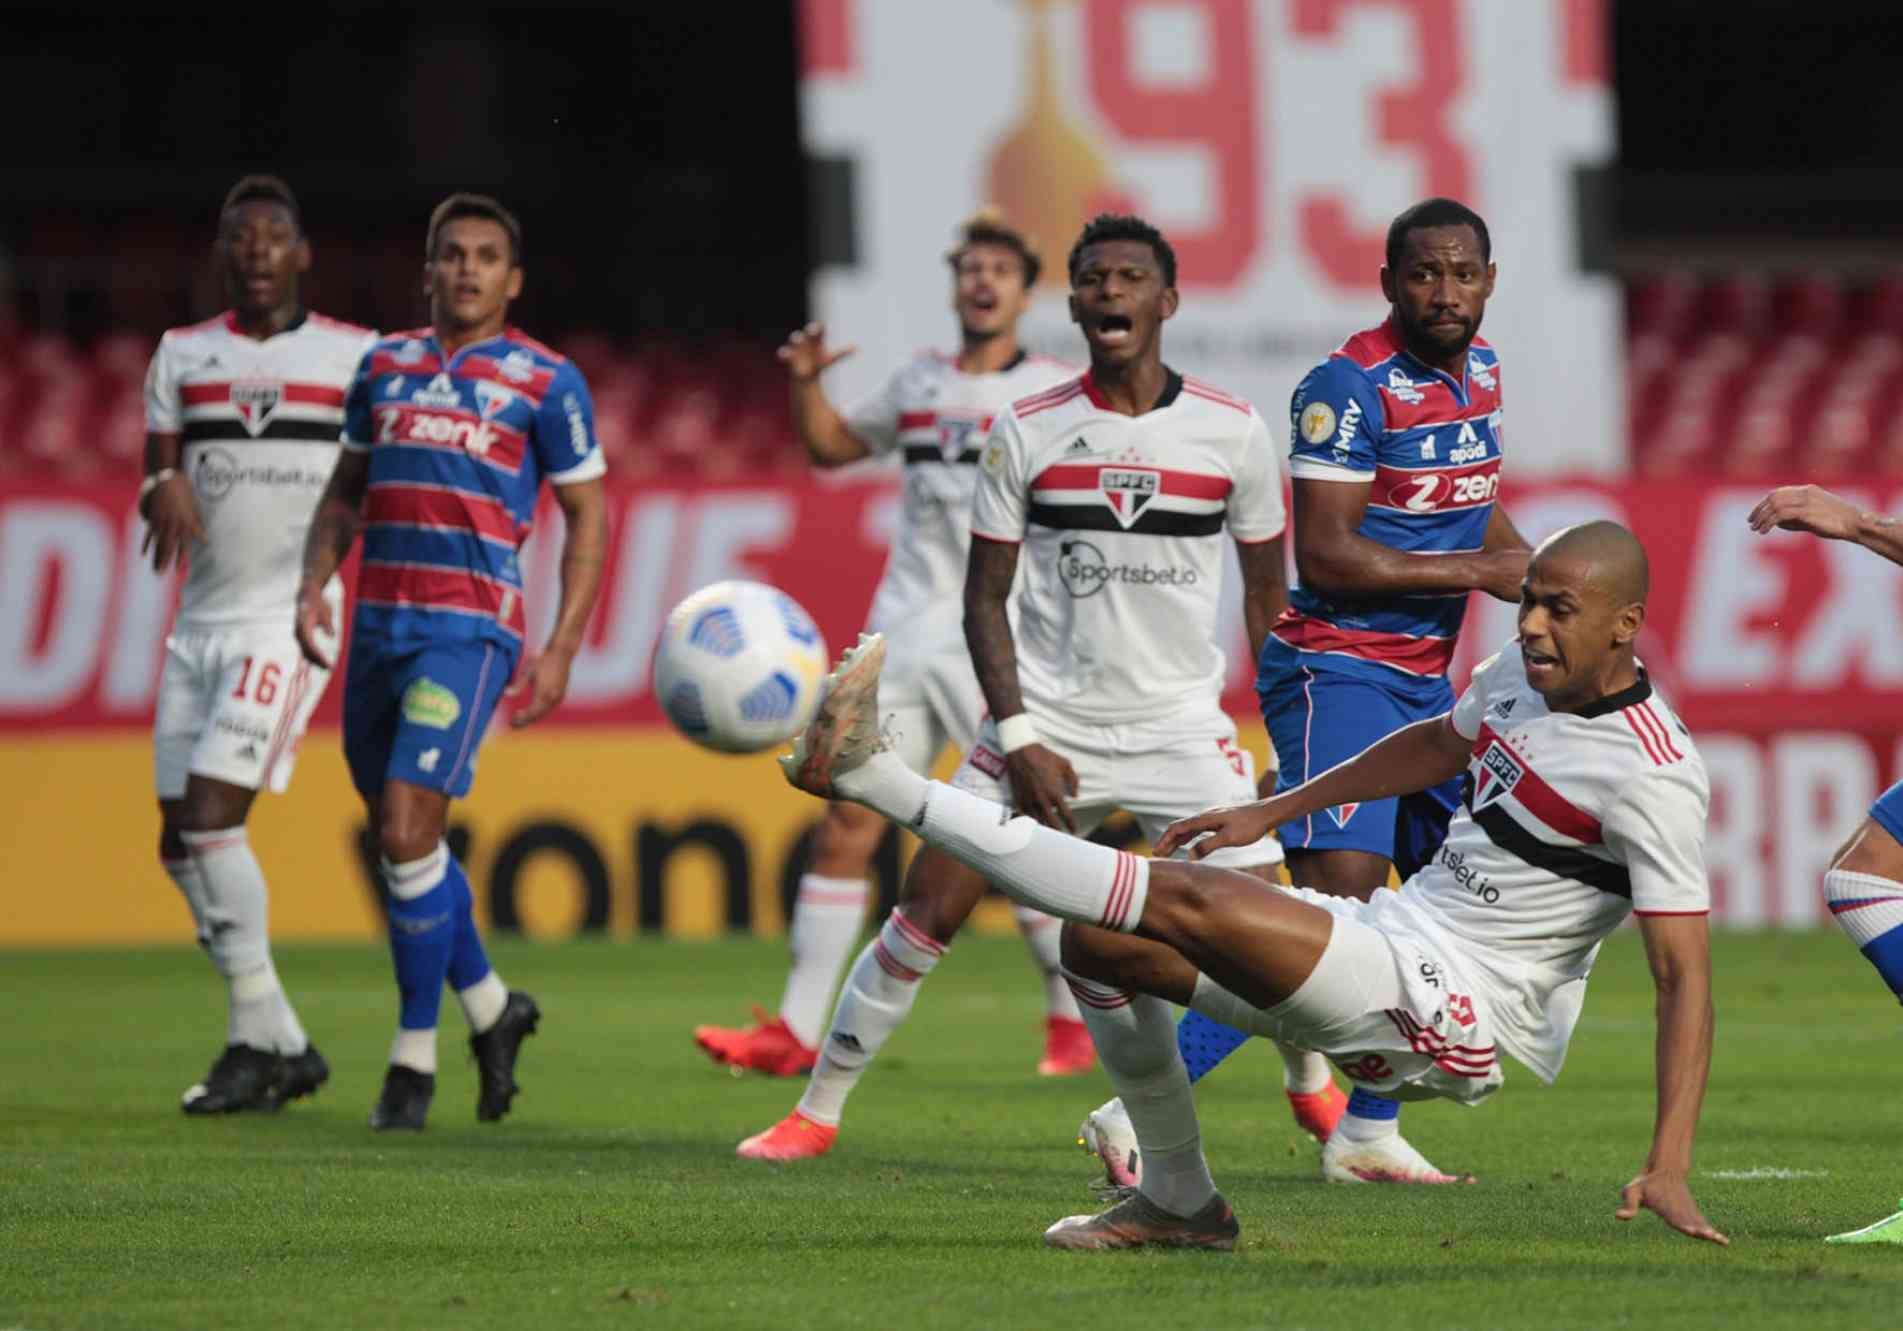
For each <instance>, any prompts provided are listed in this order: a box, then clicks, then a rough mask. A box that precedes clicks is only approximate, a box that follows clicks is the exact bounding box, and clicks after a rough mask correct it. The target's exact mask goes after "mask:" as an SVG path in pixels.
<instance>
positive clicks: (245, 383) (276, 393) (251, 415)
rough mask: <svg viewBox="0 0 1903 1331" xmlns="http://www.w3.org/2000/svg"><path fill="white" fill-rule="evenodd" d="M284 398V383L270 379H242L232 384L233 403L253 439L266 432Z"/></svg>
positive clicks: (246, 430)
mask: <svg viewBox="0 0 1903 1331" xmlns="http://www.w3.org/2000/svg"><path fill="white" fill-rule="evenodd" d="M283 400H284V385H283V384H281V383H276V382H274V381H272V380H268V379H240V380H239V381H238V382H237V383H235V384H233V385H232V386H231V405H232V406H233V407H234V408H236V409H237V412H238V419H239V420H240V421H242V422H244V428H245V432H246V433H247V434H249V435H250V436H251V437H252V438H253V439H256V438H257V437H258V436H259V435H261V434H263V433H264V427H265V426H266V425H269V424H270V423H271V416H272V414H273V413H274V412H276V411H277V409H278V403H280V402H282V401H283Z"/></svg>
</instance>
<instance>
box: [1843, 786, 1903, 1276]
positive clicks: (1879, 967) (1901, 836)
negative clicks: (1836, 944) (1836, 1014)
mask: <svg viewBox="0 0 1903 1331" xmlns="http://www.w3.org/2000/svg"><path fill="white" fill-rule="evenodd" d="M1824 900H1825V902H1826V903H1827V904H1828V905H1829V906H1830V912H1831V915H1832V916H1833V917H1834V918H1835V919H1836V921H1837V923H1838V924H1839V925H1840V926H1841V927H1842V928H1843V931H1844V932H1845V933H1847V934H1849V935H1850V941H1851V942H1853V943H1855V944H1856V945H1857V949H1858V951H1860V952H1862V953H1863V955H1864V956H1865V958H1867V959H1868V960H1869V962H1870V964H1871V965H1872V966H1873V967H1875V968H1876V972H1877V975H1878V977H1879V978H1880V979H1882V981H1883V983H1884V985H1885V986H1886V987H1888V989H1889V991H1890V993H1891V995H1892V996H1893V997H1894V998H1896V1000H1897V1001H1898V1002H1903V784H1899V785H1895V786H1892V787H1890V789H1888V790H1886V791H1885V792H1884V793H1883V796H1882V798H1881V799H1879V800H1878V801H1877V802H1876V804H1875V805H1873V806H1872V807H1871V810H1870V816H1869V818H1867V819H1866V820H1865V821H1864V824H1863V826H1861V827H1859V828H1858V829H1857V830H1856V832H1855V833H1853V834H1852V835H1851V838H1850V840H1849V841H1847V842H1845V843H1844V845H1843V846H1842V848H1840V849H1839V850H1838V852H1837V854H1836V855H1835V856H1834V857H1833V858H1832V860H1831V862H1830V868H1829V870H1828V871H1827V872H1826V873H1825V874H1824ZM1899 1206H1903V1203H1899ZM1825 1242H1827V1243H1903V1210H1899V1211H1898V1212H1897V1213H1896V1214H1895V1215H1892V1216H1889V1217H1887V1218H1886V1219H1883V1220H1879V1221H1877V1222H1876V1223H1875V1224H1872V1225H1866V1226H1865V1227H1864V1228H1862V1229H1858V1230H1852V1231H1851V1232H1849V1233H1847V1234H1833V1235H1831V1236H1830V1237H1829V1238H1828V1239H1826V1240H1825Z"/></svg>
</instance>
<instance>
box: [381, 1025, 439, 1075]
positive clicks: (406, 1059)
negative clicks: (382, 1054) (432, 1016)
mask: <svg viewBox="0 0 1903 1331" xmlns="http://www.w3.org/2000/svg"><path fill="white" fill-rule="evenodd" d="M390 1061H391V1062H392V1063H398V1064H401V1065H402V1066H404V1067H406V1068H410V1069H412V1070H413V1071H416V1072H427V1073H429V1074H430V1075H431V1076H435V1075H436V1030H435V1028H434V1027H431V1028H430V1029H429V1030H427V1031H406V1030H404V1029H403V1028H402V1027H401V1026H399V1027H397V1032H396V1039H395V1040H394V1041H392V1042H391V1044H390Z"/></svg>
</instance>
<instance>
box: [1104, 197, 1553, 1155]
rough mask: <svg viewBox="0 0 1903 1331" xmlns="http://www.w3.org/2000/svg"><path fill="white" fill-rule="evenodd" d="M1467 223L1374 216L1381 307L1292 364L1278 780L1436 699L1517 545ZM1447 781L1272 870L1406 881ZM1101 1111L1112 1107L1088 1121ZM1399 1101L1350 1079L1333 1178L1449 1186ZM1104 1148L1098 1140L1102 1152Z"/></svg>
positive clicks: (1343, 879) (1327, 764) (1447, 801)
mask: <svg viewBox="0 0 1903 1331" xmlns="http://www.w3.org/2000/svg"><path fill="white" fill-rule="evenodd" d="M1492 249H1493V247H1492V241H1491V239H1490V237H1489V236H1488V233H1487V224H1486V222H1485V221H1483V220H1482V219H1481V217H1480V215H1479V214H1478V213H1476V212H1474V211H1473V210H1472V209H1470V208H1468V207H1466V206H1465V205H1463V204H1460V203H1456V202H1454V201H1453V200H1452V199H1428V200H1425V201H1424V202H1421V203H1417V204H1415V205H1414V206H1413V207H1411V208H1409V209H1407V210H1406V211H1405V212H1403V213H1401V214H1400V215H1399V216H1397V217H1396V218H1395V219H1394V221H1393V222H1392V223H1391V224H1390V225H1389V227H1388V237H1387V254H1386V259H1387V262H1386V265H1385V266H1384V267H1383V268H1382V269H1381V275H1380V276H1381V292H1382V294H1383V295H1384V296H1385V297H1386V298H1387V301H1388V306H1389V313H1388V318H1387V320H1386V321H1385V322H1383V323H1382V324H1380V325H1379V326H1378V327H1375V328H1370V329H1368V330H1366V331H1365V332H1361V333H1357V334H1355V336H1353V337H1351V338H1349V339H1348V340H1347V341H1346V342H1344V343H1343V344H1342V345H1341V347H1340V348H1339V349H1337V350H1336V351H1335V352H1334V354H1332V355H1331V356H1329V358H1328V359H1327V360H1326V361H1324V362H1322V364H1321V365H1319V366H1317V367H1316V368H1315V369H1314V370H1311V371H1310V372H1309V374H1308V376H1307V377H1306V378H1305V379H1303V380H1302V382H1301V385H1300V386H1299V387H1297V388H1296V390H1295V395H1294V399H1293V401H1292V402H1291V403H1290V408H1289V414H1290V417H1291V431H1292V433H1291V448H1292V460H1291V462H1290V464H1289V472H1290V475H1291V477H1292V478H1293V484H1292V493H1293V511H1292V513H1291V515H1290V528H1291V531H1292V533H1293V539H1294V544H1295V567H1296V572H1297V585H1296V587H1295V588H1294V589H1293V590H1292V591H1291V592H1290V593H1289V608H1288V610H1287V612H1286V613H1285V614H1283V615H1282V617H1281V618H1280V619H1279V620H1277V621H1276V624H1275V628H1274V630H1273V631H1272V632H1271V633H1270V635H1269V640H1268V642H1267V643H1265V644H1264V645H1263V648H1262V651H1261V654H1260V656H1259V658H1258V660H1259V666H1260V672H1259V674H1258V676H1257V679H1256V691H1257V694H1258V695H1259V697H1260V698H1261V702H1262V716H1263V719H1264V720H1265V721H1266V722H1267V723H1268V727H1269V736H1270V738H1271V740H1272V741H1273V742H1274V744H1275V751H1276V755H1277V758H1278V766H1279V768H1280V773H1281V774H1280V777H1279V779H1278V780H1279V785H1278V787H1277V788H1278V790H1288V789H1290V788H1291V787H1294V786H1297V785H1300V784H1301V783H1302V782H1304V781H1307V780H1309V779H1310V778H1312V777H1315V776H1319V775H1320V774H1321V773H1323V772H1325V771H1327V770H1328V769H1329V768H1331V767H1333V766H1334V765H1335V764H1337V763H1339V762H1343V761H1345V760H1346V759H1348V758H1351V757H1353V756H1354V755H1355V754H1357V753H1359V752H1361V751H1362V750H1363V749H1365V748H1367V747H1368V746H1369V745H1370V744H1373V743H1374V742H1375V741H1376V740H1379V739H1381V738H1383V737H1384V736H1386V735H1389V734H1392V733H1393V732H1395V731H1396V730H1399V729H1401V728H1402V727H1403V726H1406V725H1409V724H1411V723H1413V722H1415V721H1419V720H1421V719H1423V718H1425V717H1431V716H1439V715H1441V714H1442V713H1444V712H1445V711H1446V710H1447V709H1448V708H1449V707H1451V706H1452V705H1453V701H1454V695H1453V690H1452V689H1451V688H1450V687H1449V686H1448V683H1447V667H1448V664H1449V663H1450V662H1451V661H1452V659H1453V654H1454V643H1455V640H1456V638H1457V637H1458V635H1459V633H1460V621H1461V617H1462V616H1463V615H1464V614H1465V613H1466V609H1467V593H1468V592H1469V591H1475V590H1478V591H1484V592H1487V593H1489V594H1491V595H1493V596H1497V597H1499V598H1500V599H1501V600H1504V601H1514V600H1518V599H1519V595H1520V577H1521V575H1522V574H1523V573H1524V572H1525V571H1526V558H1527V548H1526V541H1525V540H1524V539H1523V538H1522V537H1521V535H1520V533H1519V532H1518V531H1517V530H1516V529H1515V528H1514V526H1513V523H1512V521H1511V519H1509V518H1508V517H1507V514H1506V510H1505V509H1504V508H1503V507H1501V505H1500V504H1499V503H1498V502H1497V500H1496V494H1497V492H1498V489H1499V482H1500V466H1501V451H1500V450H1501V430H1500V358H1499V356H1498V354H1497V353H1496V352H1495V351H1494V350H1493V348H1492V347H1490V346H1488V345H1487V343H1486V341H1485V340H1484V339H1482V338H1481V337H1480V336H1479V333H1480V321H1481V318H1482V316H1483V315H1484V314H1485V313H1486V307H1487V300H1488V298H1489V297H1490V296H1492V294H1493V284H1494V278H1495V275H1496V274H1495V268H1494V264H1493V261H1492ZM1458 802H1459V782H1458V781H1445V782H1442V783H1441V784H1440V785H1439V786H1436V787H1434V788H1432V789H1428V790H1422V791H1418V792H1411V793H1408V794H1406V795H1404V796H1401V797H1398V798H1386V799H1377V800H1364V801H1359V802H1357V801H1352V800H1351V801H1348V802H1346V803H1343V804H1339V805H1335V806H1333V807H1330V808H1326V809H1319V810H1316V811H1315V812H1314V813H1312V814H1309V815H1307V816H1305V817H1303V818H1302V819H1301V821H1299V822H1295V823H1291V824H1290V825H1289V826H1287V827H1284V828H1282V829H1281V839H1282V843H1283V845H1284V846H1285V847H1286V849H1287V851H1288V866H1289V876H1290V879H1291V881H1293V882H1296V883H1299V884H1301V885H1302V886H1304V887H1311V888H1314V889H1316V890H1318V891H1322V892H1328V893H1332V894H1334V895H1336V896H1343V897H1359V898H1363V899H1365V898H1366V897H1367V896H1368V895H1369V894H1370V893H1372V892H1373V891H1375V889H1377V888H1379V887H1382V886H1384V885H1385V884H1386V883H1387V881H1388V870H1389V867H1390V865H1392V866H1393V867H1395V868H1396V869H1398V871H1399V873H1400V876H1401V877H1402V878H1407V877H1409V876H1410V875H1412V874H1413V873H1414V871H1415V870H1416V869H1418V868H1420V867H1421V866H1422V865H1423V864H1425V863H1427V861H1428V860H1429V859H1431V858H1432V857H1433V854H1434V852H1435V850H1436V849H1438V848H1439V846H1440V843H1441V840H1442V838H1443V837H1445V836H1446V834H1447V822H1448V819H1449V818H1450V817H1451V816H1452V815H1453V810H1454V807H1455V805H1456V804H1457V803H1458ZM1244 1038H1246V1037H1245V1036H1244V1035H1243V1033H1242V1032H1240V1031H1225V1030H1223V1029H1222V1028H1221V1027H1219V1026H1218V1025H1216V1024H1215V1023H1213V1022H1211V1021H1210V1020H1209V1019H1208V1018H1206V1017H1204V1016H1202V1015H1201V1014H1199V1013H1194V1012H1191V1013H1188V1014H1186V1015H1185V1016H1184V1018H1183V1022H1182V1025H1181V1027H1180V1029H1179V1031H1178V1041H1179V1044H1180V1046H1181V1048H1182V1051H1183V1057H1184V1059H1185V1061H1186V1062H1187V1063H1188V1065H1189V1069H1190V1077H1191V1079H1192V1080H1194V1079H1197V1078H1200V1077H1202V1076H1203V1075H1204V1074H1205V1073H1207V1072H1208V1071H1209V1070H1210V1069H1211V1068H1213V1067H1215V1066H1216V1064H1218V1063H1220V1062H1221V1061H1222V1060H1223V1059H1224V1058H1226V1057H1227V1056H1228V1055H1229V1054H1230V1053H1231V1052H1232V1051H1233V1050H1234V1049H1235V1048H1236V1047H1237V1046H1238V1045H1239V1044H1240V1043H1241V1042H1242V1040H1243V1039H1244ZM1106 1111H1111V1112H1110V1113H1108V1114H1106ZM1399 1113H1400V1107H1399V1106H1398V1105H1396V1104H1395V1103H1394V1102H1393V1101H1391V1100H1387V1099H1384V1098H1383V1097H1380V1096H1377V1095H1374V1094H1372V1093H1371V1092H1369V1091H1367V1090H1359V1091H1357V1093H1356V1094H1355V1095H1354V1096H1353V1097H1352V1098H1351V1099H1350V1101H1349V1104H1348V1112H1347V1114H1346V1115H1345V1116H1344V1117H1343V1118H1342V1120H1341V1122H1340V1125H1339V1130H1338V1131H1337V1132H1336V1133H1335V1135H1333V1136H1331V1137H1330V1138H1329V1139H1328V1141H1327V1143H1326V1144H1325V1145H1324V1147H1323V1150H1322V1175H1323V1177H1324V1178H1327V1179H1329V1180H1331V1181H1333V1182H1337V1183H1357V1182H1393V1183H1453V1182H1458V1181H1460V1180H1458V1179H1457V1178H1456V1177H1455V1176H1454V1175H1451V1174H1445V1173H1442V1172H1441V1171H1440V1170H1438V1169H1436V1168H1434V1166H1433V1165H1431V1164H1429V1163H1428V1161H1427V1160H1426V1159H1425V1158H1423V1157H1422V1156H1421V1154H1420V1153H1419V1152H1418V1151H1416V1150H1415V1149H1414V1148H1413V1147H1412V1146H1411V1145H1410V1144H1409V1143H1408V1142H1407V1141H1406V1140H1405V1139H1404V1138H1403V1137H1402V1136H1401V1135H1400V1132H1399V1129H1398V1116H1399ZM1121 1127H1122V1125H1121V1124H1120V1123H1119V1122H1118V1121H1117V1117H1116V1115H1115V1113H1114V1107H1113V1106H1108V1105H1107V1106H1105V1107H1104V1109H1102V1110H1098V1111H1097V1113H1096V1114H1094V1115H1093V1116H1092V1117H1091V1118H1090V1119H1087V1120H1086V1122H1085V1135H1086V1138H1087V1139H1089V1140H1090V1141H1091V1142H1092V1144H1093V1145H1096V1146H1097V1147H1098V1149H1099V1154H1100V1155H1102V1156H1103V1157H1104V1158H1105V1164H1106V1168H1107V1169H1108V1170H1109V1173H1110V1175H1111V1177H1112V1179H1113V1180H1116V1179H1118V1178H1119V1177H1120V1172H1121V1171H1120V1170H1119V1169H1118V1164H1119V1161H1120V1159H1122V1158H1125V1157H1127V1152H1126V1151H1123V1150H1121V1149H1120V1143H1121V1140H1122V1138H1123V1137H1124V1135H1126V1134H1127V1128H1125V1129H1123V1131H1122V1132H1119V1131H1118V1129H1119V1128H1121ZM1106 1146H1107V1147H1108V1149H1105V1147H1106Z"/></svg>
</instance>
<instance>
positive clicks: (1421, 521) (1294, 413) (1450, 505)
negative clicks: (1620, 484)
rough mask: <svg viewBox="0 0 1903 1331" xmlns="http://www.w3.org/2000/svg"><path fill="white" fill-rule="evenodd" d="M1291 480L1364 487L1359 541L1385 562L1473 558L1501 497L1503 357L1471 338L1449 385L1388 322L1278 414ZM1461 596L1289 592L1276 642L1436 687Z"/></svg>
mask: <svg viewBox="0 0 1903 1331" xmlns="http://www.w3.org/2000/svg"><path fill="white" fill-rule="evenodd" d="M1289 413H1290V416H1291V417H1292V422H1293V428H1292V430H1291V432H1290V435H1291V440H1292V450H1291V457H1290V462H1289V474H1290V475H1291V476H1292V477H1294V478H1295V479H1296V480H1319V481H1344V482H1350V483H1356V484H1366V485H1368V486H1369V487H1370V488H1369V492H1368V507H1367V510H1366V512H1365V513H1364V514H1363V516H1362V519H1361V525H1360V527H1359V528H1358V529H1357V530H1358V531H1359V532H1360V534H1361V535H1362V536H1365V537H1367V538H1368V539H1369V540H1371V541H1379V542H1380V543H1381V544H1383V545H1387V546H1392V547H1393V548H1394V549H1396V550H1406V551H1410V552H1414V553H1424V552H1431V553H1436V554H1453V553H1457V552H1462V551H1474V550H1479V549H1480V548H1481V547H1482V545H1483V544H1484V542H1485V539H1486V533H1487V523H1488V521H1489V519H1491V517H1492V516H1493V505H1494V496H1495V494H1496V492H1497V491H1498V489H1499V486H1500V439H1501V435H1500V358H1499V356H1498V355H1496V354H1495V353H1494V350H1493V348H1492V347H1490V346H1488V345H1487V344H1486V342H1484V341H1482V340H1481V339H1479V338H1475V339H1474V342H1473V345H1472V346H1471V347H1469V348H1468V351H1467V364H1466V368H1465V372H1464V373H1463V374H1462V375H1461V376H1460V378H1458V379H1456V378H1454V377H1453V376H1451V375H1449V374H1446V373H1445V372H1443V371H1440V370H1436V369H1434V368H1432V367H1430V366H1428V365H1426V364H1424V363H1423V362H1421V361H1419V360H1416V359H1415V358H1414V357H1413V356H1411V355H1409V354H1408V353H1407V351H1406V350H1405V349H1403V347H1402V345H1401V338H1400V334H1399V331H1398V330H1397V329H1396V328H1395V327H1394V324H1393V321H1392V319H1390V320H1389V321H1388V322H1386V323H1383V324H1381V325H1380V326H1379V327H1376V328H1370V329H1368V330H1367V331H1365V332H1361V333H1357V334H1355V336H1353V337H1351V338H1349V339H1348V340H1347V341H1346V342H1344V343H1343V344H1342V345H1341V347H1340V348H1339V349H1337V350H1336V351H1335V353H1334V354H1333V355H1331V356H1330V357H1329V358H1328V359H1327V360H1325V361H1323V362H1322V363H1321V364H1320V365H1318V366H1317V367H1315V369H1313V370H1311V371H1309V373H1308V377H1307V378H1305V379H1303V380H1302V382H1301V385H1300V386H1299V387H1298V388H1297V389H1296V390H1295V396H1294V399H1293V400H1292V401H1291V403H1290V405H1289ZM1466 609H1467V595H1466V593H1464V592H1456V593H1452V594H1449V595H1442V596H1393V597H1380V598H1353V597H1328V596H1323V595H1321V594H1320V593H1318V592H1314V591H1310V590H1308V589H1306V588H1302V587H1296V588H1293V589H1291V590H1290V593H1289V608H1288V610H1286V611H1285V612H1284V613H1283V615H1282V617H1281V618H1280V619H1279V620H1278V621H1277V622H1276V625H1275V629H1274V632H1275V636H1276V637H1277V638H1279V639H1281V640H1282V641H1283V642H1285V643H1287V644H1288V645H1289V646H1291V647H1295V648H1298V649H1300V650H1303V651H1310V652H1324V653H1328V654H1330V655H1334V656H1340V657H1349V658H1355V659H1359V660H1364V661H1372V662H1378V663H1379V664H1381V665H1384V666H1389V667H1392V668H1394V669H1397V670H1404V671H1406V672H1408V673H1409V674H1413V675H1429V676H1432V675H1444V674H1446V673H1447V667H1448V664H1449V662H1451V661H1452V659H1453V655H1454V642H1455V639H1456V638H1457V637H1458V635H1459V633H1460V621H1461V618H1462V616H1463V615H1464V614H1465V613H1466Z"/></svg>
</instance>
